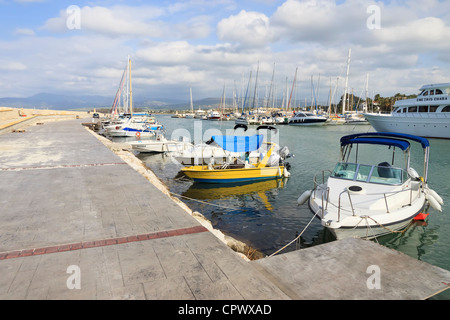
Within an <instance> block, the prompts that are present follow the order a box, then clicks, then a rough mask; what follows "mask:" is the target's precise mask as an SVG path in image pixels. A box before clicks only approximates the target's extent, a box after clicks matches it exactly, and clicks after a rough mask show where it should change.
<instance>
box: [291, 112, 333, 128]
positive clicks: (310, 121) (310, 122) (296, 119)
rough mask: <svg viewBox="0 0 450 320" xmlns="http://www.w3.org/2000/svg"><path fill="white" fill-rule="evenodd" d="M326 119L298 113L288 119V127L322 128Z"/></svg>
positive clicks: (307, 113) (309, 113) (308, 113)
mask: <svg viewBox="0 0 450 320" xmlns="http://www.w3.org/2000/svg"><path fill="white" fill-rule="evenodd" d="M326 121H327V118H325V117H322V116H318V115H314V114H313V113H311V112H303V111H298V112H296V113H295V114H294V116H293V117H292V118H291V119H289V125H293V126H322V125H324V124H325V122H326Z"/></svg>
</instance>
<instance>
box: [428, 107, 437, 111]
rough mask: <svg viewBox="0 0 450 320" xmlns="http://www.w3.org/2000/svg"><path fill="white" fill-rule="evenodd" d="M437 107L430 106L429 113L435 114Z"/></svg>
mask: <svg viewBox="0 0 450 320" xmlns="http://www.w3.org/2000/svg"><path fill="white" fill-rule="evenodd" d="M437 108H438V106H430V112H436V110H437Z"/></svg>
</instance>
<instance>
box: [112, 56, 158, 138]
mask: <svg viewBox="0 0 450 320" xmlns="http://www.w3.org/2000/svg"><path fill="white" fill-rule="evenodd" d="M126 70H127V74H128V77H127V78H128V79H127V80H128V81H127V93H126V94H127V102H128V106H127V109H128V110H129V113H127V114H124V115H122V119H121V120H120V122H118V123H114V124H111V125H109V126H107V127H106V128H105V134H106V135H109V136H111V137H130V136H136V137H138V138H139V137H141V136H152V135H154V134H155V132H156V130H161V129H162V128H163V126H162V125H161V124H160V123H158V122H157V121H156V118H155V117H154V116H151V115H150V114H148V113H139V114H133V90H132V82H131V59H130V57H128V65H127V69H126ZM124 78H125V77H124V76H123V77H122V81H121V85H120V87H121V88H123V86H124V83H123V81H124ZM118 99H119V100H120V95H119V96H118V95H117V94H116V98H115V99H114V101H115V102H114V103H116V100H118Z"/></svg>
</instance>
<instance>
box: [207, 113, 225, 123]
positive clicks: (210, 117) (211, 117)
mask: <svg viewBox="0 0 450 320" xmlns="http://www.w3.org/2000/svg"><path fill="white" fill-rule="evenodd" d="M207 119H208V120H212V121H219V120H221V119H222V115H221V114H220V112H219V111H210V112H208V115H207Z"/></svg>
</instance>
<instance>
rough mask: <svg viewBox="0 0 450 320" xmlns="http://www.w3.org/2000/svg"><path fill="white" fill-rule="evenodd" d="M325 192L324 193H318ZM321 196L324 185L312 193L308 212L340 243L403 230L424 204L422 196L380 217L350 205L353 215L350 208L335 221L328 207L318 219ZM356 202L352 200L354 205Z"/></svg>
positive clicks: (320, 213) (336, 217) (336, 214)
mask: <svg viewBox="0 0 450 320" xmlns="http://www.w3.org/2000/svg"><path fill="white" fill-rule="evenodd" d="M322 190H326V191H322ZM325 192H327V193H328V192H329V191H328V189H327V187H326V186H325V185H322V186H321V187H319V188H317V189H315V190H314V191H313V192H312V193H311V196H310V198H309V200H308V206H309V208H310V210H311V211H312V212H313V213H314V214H316V215H317V217H318V218H319V219H320V220H321V224H322V226H324V227H326V228H327V229H328V230H330V232H331V233H332V234H333V235H334V236H335V237H336V239H338V240H339V239H344V238H351V237H358V238H363V239H373V238H377V237H381V236H384V235H387V234H391V233H393V232H396V231H399V230H402V229H404V228H406V227H407V226H408V225H409V224H410V223H411V221H412V220H413V218H414V217H415V216H416V215H417V214H418V213H420V212H421V211H422V210H423V208H424V206H425V204H426V199H425V196H424V195H421V196H418V197H416V198H415V200H413V201H412V203H406V202H405V204H404V205H403V206H400V207H399V208H398V209H396V210H392V211H391V212H385V213H381V212H379V211H378V210H376V211H373V212H371V211H370V210H368V209H363V208H358V206H357V205H355V204H353V206H354V210H355V211H356V212H357V213H356V214H355V215H353V216H352V215H351V214H349V213H350V212H351V207H350V206H346V207H343V208H342V215H341V218H340V219H339V218H338V217H339V214H338V213H337V212H336V211H337V208H336V207H334V206H332V205H328V206H327V207H326V209H325V210H324V216H323V217H322V200H321V199H322V198H326V196H327V195H326V194H325ZM356 199H357V198H353V199H352V201H355V200H356Z"/></svg>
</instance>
